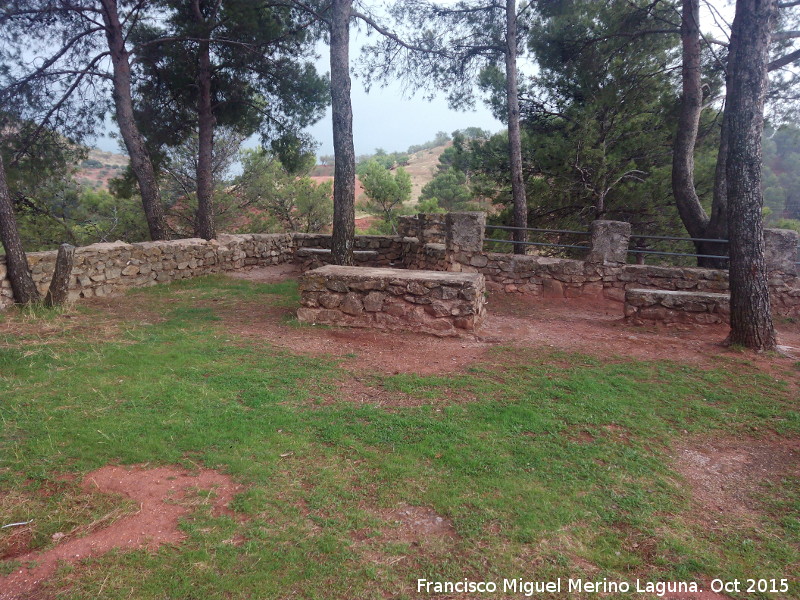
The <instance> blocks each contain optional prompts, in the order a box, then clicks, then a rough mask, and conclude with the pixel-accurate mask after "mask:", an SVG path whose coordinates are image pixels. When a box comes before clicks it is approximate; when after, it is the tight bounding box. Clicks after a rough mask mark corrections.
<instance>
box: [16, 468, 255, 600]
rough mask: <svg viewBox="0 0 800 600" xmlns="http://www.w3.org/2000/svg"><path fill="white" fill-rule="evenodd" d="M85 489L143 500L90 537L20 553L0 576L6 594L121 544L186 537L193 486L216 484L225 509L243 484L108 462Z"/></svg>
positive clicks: (148, 545)
mask: <svg viewBox="0 0 800 600" xmlns="http://www.w3.org/2000/svg"><path fill="white" fill-rule="evenodd" d="M83 487H84V488H85V489H87V490H88V489H94V490H98V491H101V492H103V493H108V494H119V495H122V496H126V497H128V498H131V499H133V500H135V501H136V502H138V503H139V511H138V512H136V513H135V514H133V515H130V516H128V517H124V518H122V519H120V520H118V521H116V522H114V523H113V524H111V525H110V526H108V527H105V528H103V529H99V530H97V531H94V532H92V533H90V534H88V535H86V536H85V537H80V538H75V539H68V538H64V539H63V540H62V541H61V542H60V543H58V545H56V546H55V547H54V548H51V549H50V550H45V551H43V552H29V553H27V554H25V555H22V556H16V557H14V560H16V561H18V562H19V563H21V564H22V565H27V564H35V565H36V566H34V567H33V568H27V567H25V566H23V567H21V568H19V569H17V570H16V571H14V572H13V573H11V574H10V575H8V576H6V577H0V600H19V599H22V598H27V597H29V596H28V594H29V593H30V592H32V591H33V590H34V589H35V588H36V587H37V586H38V585H39V584H40V583H41V582H42V581H44V580H46V579H48V578H49V577H51V576H52V575H53V573H54V572H55V571H56V568H57V567H58V566H59V564H63V563H69V564H75V563H77V562H79V561H81V560H83V559H85V558H89V557H94V556H100V555H101V554H104V553H106V552H108V551H109V550H112V549H115V548H118V549H123V550H134V549H140V548H144V549H147V550H151V551H152V550H155V549H157V548H158V547H159V546H161V545H163V544H175V543H178V542H180V541H181V540H182V539H183V537H184V536H183V534H182V533H181V532H180V531H179V530H178V519H180V518H181V517H182V516H184V515H185V514H186V513H187V512H188V508H187V507H186V506H184V505H181V501H183V500H185V499H187V496H188V495H189V492H190V490H193V489H202V490H212V491H213V492H214V496H213V498H212V499H210V500H209V502H210V503H212V504H213V508H214V510H215V511H216V512H224V511H225V510H226V508H227V506H228V504H229V503H230V501H231V499H232V498H233V495H234V494H235V493H237V492H238V491H239V490H240V489H241V488H240V487H239V486H237V485H236V484H234V483H233V481H232V480H231V479H230V478H229V477H227V476H226V475H222V474H220V473H217V472H216V471H212V470H208V469H201V470H199V471H197V472H196V473H189V472H187V471H183V470H180V469H174V468H169V467H156V468H151V469H146V468H144V467H131V468H127V467H120V466H107V467H103V468H101V469H98V470H97V471H93V472H92V473H89V474H88V475H86V477H85V478H84V480H83Z"/></svg>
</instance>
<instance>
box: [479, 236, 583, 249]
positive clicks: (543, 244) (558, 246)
mask: <svg viewBox="0 0 800 600" xmlns="http://www.w3.org/2000/svg"><path fill="white" fill-rule="evenodd" d="M483 241H484V242H500V243H502V244H522V245H523V246H549V247H551V248H577V249H579V250H588V249H589V246H572V245H569V244H548V243H547V242H515V241H513V240H494V239H491V238H485V239H484V240H483Z"/></svg>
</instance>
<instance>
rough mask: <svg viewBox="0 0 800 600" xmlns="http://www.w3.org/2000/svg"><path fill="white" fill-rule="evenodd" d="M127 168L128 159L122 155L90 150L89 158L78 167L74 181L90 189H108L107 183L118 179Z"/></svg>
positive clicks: (94, 149)
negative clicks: (114, 178) (115, 178)
mask: <svg viewBox="0 0 800 600" xmlns="http://www.w3.org/2000/svg"><path fill="white" fill-rule="evenodd" d="M127 166H128V157H127V156H125V155H124V154H115V153H113V152H103V151H102V150H97V149H96V148H92V149H90V150H89V156H87V157H86V159H85V160H84V161H82V162H81V164H80V165H78V171H77V172H76V173H75V181H76V182H78V184H80V185H82V186H84V187H87V188H92V189H108V182H109V180H110V179H112V178H113V177H119V176H120V175H122V172H123V171H124V170H125V167H127Z"/></svg>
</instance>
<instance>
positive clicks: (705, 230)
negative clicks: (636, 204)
mask: <svg viewBox="0 0 800 600" xmlns="http://www.w3.org/2000/svg"><path fill="white" fill-rule="evenodd" d="M700 44H701V40H700V2H699V0H683V1H682V13H681V45H682V50H683V65H682V68H681V79H682V95H681V106H680V113H679V115H678V129H677V132H676V134H675V143H674V146H673V150H672V194H673V196H674V197H675V204H676V205H677V208H678V214H679V215H680V217H681V221H682V222H683V225H684V227H686V231H688V232H689V235H690V236H691V237H693V238H706V239H724V238H725V236H726V235H727V218H726V217H727V214H726V200H727V199H726V198H725V196H724V189H725V158H726V154H725V152H727V145H726V144H724V143H723V141H727V139H726V136H725V135H723V137H722V140H721V143H720V151H719V154H718V163H717V177H716V183H715V191H714V203H713V206H712V211H711V216H710V217H709V216H708V214H707V213H706V211H705V210H704V209H703V206H702V205H701V204H700V198H699V197H698V196H697V190H696V188H695V183H694V150H695V145H696V143H697V133H698V129H699V125H700V114H701V112H702V110H703V87H702V79H701V73H702V67H701V51H700V50H701V45H700ZM723 134H724V127H723ZM723 150H724V152H723ZM720 193H721V194H722V195H720ZM694 246H695V251H696V252H697V254H703V255H706V256H704V257H698V259H697V263H698V265H699V266H702V267H715V268H724V267H725V266H726V264H727V261H726V260H725V259H715V258H708V256H724V255H725V253H726V252H727V247H726V245H725V244H724V243H718V242H700V241H697V242H695V243H694Z"/></svg>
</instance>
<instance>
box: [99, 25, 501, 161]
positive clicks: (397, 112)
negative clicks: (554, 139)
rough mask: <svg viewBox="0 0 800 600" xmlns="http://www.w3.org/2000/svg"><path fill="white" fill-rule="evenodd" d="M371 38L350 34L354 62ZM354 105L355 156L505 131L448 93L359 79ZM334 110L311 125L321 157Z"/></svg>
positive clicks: (327, 150) (325, 63) (107, 140)
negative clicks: (448, 136)
mask: <svg viewBox="0 0 800 600" xmlns="http://www.w3.org/2000/svg"><path fill="white" fill-rule="evenodd" d="M365 39H366V36H365V35H364V34H359V33H358V32H357V31H355V28H353V29H352V30H351V41H350V46H351V49H350V62H351V64H353V63H355V61H356V59H357V57H358V52H359V51H360V47H361V45H362V44H363V43H364V42H365ZM318 54H319V55H320V58H319V60H317V61H316V66H317V70H318V71H319V72H320V73H328V72H330V61H329V60H330V59H329V56H328V47H327V45H325V44H320V46H319V49H318ZM351 97H352V103H353V142H354V145H355V152H356V155H359V154H371V153H373V152H374V151H375V149H376V148H383V149H384V150H386V151H387V152H398V151H403V152H404V151H405V150H407V149H408V147H409V146H411V145H413V144H422V143H424V142H427V141H429V140H432V139H433V138H434V137H435V135H436V133H437V132H439V131H445V132H447V133H452V132H453V131H455V130H456V129H464V128H466V127H480V128H482V129H487V130H489V131H490V132H492V133H495V132H497V131H500V130H501V129H503V124H502V123H501V122H500V121H498V120H497V119H495V118H494V117H493V116H492V114H491V112H490V111H489V109H488V108H486V107H485V106H483V104H481V103H477V104H476V109H475V110H474V111H469V112H460V111H454V110H450V109H449V108H448V107H447V102H446V100H445V99H444V95H442V96H441V97H437V98H434V100H433V101H432V102H428V101H426V100H424V99H423V98H422V96H421V95H416V96H414V97H411V98H409V97H408V96H407V95H404V93H403V90H402V87H401V85H400V84H393V85H390V86H388V87H386V88H377V87H374V88H373V89H372V90H371V91H370V92H369V94H368V93H367V92H366V90H365V89H364V85H363V84H362V82H361V81H360V80H358V79H355V78H352V91H351ZM106 127H107V130H108V132H116V131H117V128H116V124H115V123H114V122H113V121H112V120H111V119H107V122H106ZM332 127H333V126H332V123H331V111H330V108H328V110H327V111H326V113H325V116H324V117H323V118H322V120H320V121H319V122H318V123H316V124H315V125H313V126H312V127H309V128H308V129H307V130H306V131H307V132H308V133H310V134H311V135H312V136H313V137H314V138H315V139H316V140H317V142H318V143H319V146H318V148H317V156H320V155H324V154H333V132H332ZM94 144H95V145H96V146H97V147H98V148H99V149H100V150H105V151H110V152H121V151H122V150H120V145H119V143H118V142H117V140H116V139H114V138H113V137H112V136H111V135H108V134H105V135H101V136H98V137H97V139H96V140H95V142H94ZM256 144H258V136H254V137H253V138H252V139H251V140H248V142H246V144H245V145H247V146H255V145H256Z"/></svg>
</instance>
